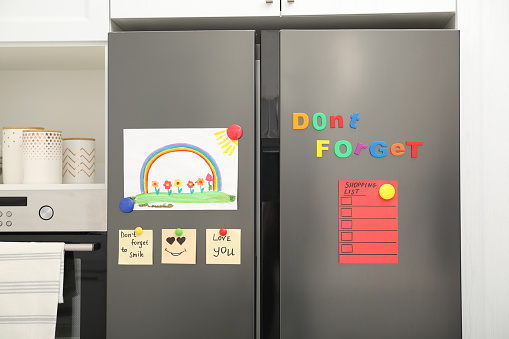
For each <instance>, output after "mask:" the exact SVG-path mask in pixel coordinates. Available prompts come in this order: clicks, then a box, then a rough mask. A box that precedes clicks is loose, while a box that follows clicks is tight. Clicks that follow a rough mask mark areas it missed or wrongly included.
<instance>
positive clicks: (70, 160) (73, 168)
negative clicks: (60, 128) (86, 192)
mask: <svg viewBox="0 0 509 339" xmlns="http://www.w3.org/2000/svg"><path fill="white" fill-rule="evenodd" d="M62 159H63V160H62V161H63V163H62V173H63V179H62V180H63V183H64V184H92V183H94V182H95V139H91V138H65V139H63V154H62Z"/></svg>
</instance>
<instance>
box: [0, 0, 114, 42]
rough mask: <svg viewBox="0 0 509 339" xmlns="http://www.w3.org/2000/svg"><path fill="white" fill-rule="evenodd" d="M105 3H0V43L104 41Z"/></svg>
mask: <svg viewBox="0 0 509 339" xmlns="http://www.w3.org/2000/svg"><path fill="white" fill-rule="evenodd" d="M108 31H109V4H108V1H107V0H72V1H70V0H15V1H13V0H1V1H0V41H3V42H11V41H106V40H107V39H108Z"/></svg>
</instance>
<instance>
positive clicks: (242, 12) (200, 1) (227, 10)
mask: <svg viewBox="0 0 509 339" xmlns="http://www.w3.org/2000/svg"><path fill="white" fill-rule="evenodd" d="M269 1H270V2H269ZM110 3H111V18H112V19H117V18H118V19H119V18H185V17H189V18H190V17H194V18H205V17H246V16H251V17H253V16H255V17H257V16H279V14H280V6H279V0H243V1H239V0H218V1H210V0H194V1H176V0H110Z"/></svg>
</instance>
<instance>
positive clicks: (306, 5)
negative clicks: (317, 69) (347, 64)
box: [281, 0, 456, 16]
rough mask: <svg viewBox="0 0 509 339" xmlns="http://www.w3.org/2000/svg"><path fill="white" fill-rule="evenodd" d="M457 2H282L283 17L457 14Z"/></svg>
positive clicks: (342, 0) (299, 0)
mask: <svg viewBox="0 0 509 339" xmlns="http://www.w3.org/2000/svg"><path fill="white" fill-rule="evenodd" d="M455 11H456V0H355V1H351V0H293V1H292V0H290V1H289V0H281V15H282V16H293V15H336V14H341V15H350V14H353V15H357V14H408V13H441V12H442V13H444V12H455Z"/></svg>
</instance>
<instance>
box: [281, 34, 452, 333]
mask: <svg viewBox="0 0 509 339" xmlns="http://www.w3.org/2000/svg"><path fill="white" fill-rule="evenodd" d="M280 38H281V338H283V339H297V338H306V339H308V338H349V339H353V338H377V339H383V338H387V339H394V338H413V339H416V338H423V339H429V338H434V339H438V338H443V339H451V338H460V337H461V289H460V286H461V285H460V201H459V192H460V188H459V183H460V181H459V33H458V32H457V31H322V32H319V31H282V32H281V36H280ZM296 112H299V113H306V114H307V115H308V116H309V126H308V127H307V128H306V129H301V130H297V129H295V130H294V129H293V124H292V117H293V113H296ZM318 112H319V113H323V114H324V115H325V116H326V120H327V121H326V124H327V125H326V128H325V129H323V130H317V129H315V128H314V127H313V124H312V117H313V115H314V114H315V113H318ZM354 113H358V117H359V120H358V121H356V125H355V126H356V127H357V128H351V127H350V126H349V125H350V122H351V115H353V114H354ZM331 115H333V116H336V115H342V116H343V118H344V127H343V128H337V126H336V128H330V125H329V124H330V122H329V116H331ZM323 122H324V121H321V119H320V118H318V119H316V125H317V127H319V128H321V126H322V123H323ZM300 124H303V119H301V120H300ZM317 140H329V141H330V143H329V144H328V148H329V149H328V150H326V151H323V156H322V157H321V158H319V157H317ZM340 140H346V141H348V142H349V143H350V144H351V145H352V148H353V149H352V151H351V155H350V156H348V157H344V158H341V157H339V156H336V154H335V150H334V148H335V144H336V142H338V141H340ZM374 141H384V142H385V143H386V144H387V145H388V148H387V151H388V155H387V156H385V157H380V158H377V157H374V156H372V155H371V154H370V150H369V149H370V145H371V144H372V143H373V142H374ZM406 141H422V142H423V145H422V146H418V148H417V151H418V153H417V157H416V158H412V157H411V150H410V146H406V152H405V154H404V155H401V156H394V155H392V154H391V152H390V147H391V145H393V144H394V143H402V144H403V145H405V143H406ZM358 143H363V144H364V145H367V147H368V148H367V149H362V148H361V151H360V153H359V154H358V155H356V154H355V151H356V150H357V148H356V147H357V145H358ZM340 145H341V143H340ZM338 151H339V152H338V153H339V154H340V155H346V154H348V150H347V149H346V146H344V145H343V146H340V147H339V150H338ZM375 151H376V152H378V146H377V148H376V150H375ZM380 152H383V151H380ZM375 154H377V153H375ZM377 155H379V154H377ZM339 180H397V185H398V201H399V209H398V211H399V214H398V218H399V222H398V230H399V237H398V239H397V240H398V242H399V244H398V263H394V264H380V263H364V264H359V263H357V264H347V263H339V262H338V253H339V251H340V249H339V244H338V242H339V240H340V236H339V235H338V232H340V231H339V227H340V226H339V219H340V218H341V216H340V214H339V211H338V209H339V204H340V202H339V195H341V194H343V193H344V192H342V191H341V192H338V181H339ZM345 215H346V214H345ZM338 216H339V217H338ZM350 225H351V224H350ZM353 225H354V227H353V228H352V232H351V233H350V234H353V239H352V238H351V235H350V236H349V237H347V238H345V239H343V240H347V241H348V240H353V241H352V245H351V246H353V247H349V248H350V249H351V248H359V246H358V245H359V243H356V241H355V239H356V237H357V235H358V234H360V232H362V231H358V230H356V229H355V225H357V221H356V220H354V221H353ZM355 232H357V233H355ZM371 241H373V242H376V240H371ZM349 246H350V245H349Z"/></svg>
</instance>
